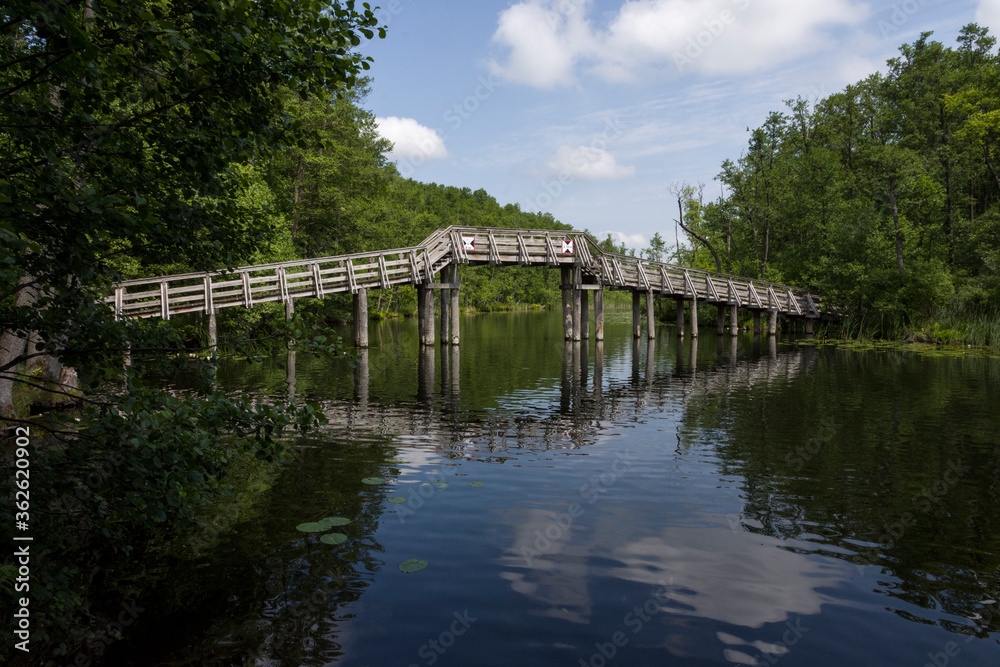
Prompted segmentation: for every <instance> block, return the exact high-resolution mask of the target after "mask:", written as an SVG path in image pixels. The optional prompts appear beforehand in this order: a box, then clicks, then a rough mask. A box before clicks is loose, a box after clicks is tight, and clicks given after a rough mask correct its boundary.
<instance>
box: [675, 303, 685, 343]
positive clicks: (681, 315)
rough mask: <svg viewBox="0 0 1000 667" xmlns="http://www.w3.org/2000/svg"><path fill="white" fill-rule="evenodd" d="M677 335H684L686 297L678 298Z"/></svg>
mask: <svg viewBox="0 0 1000 667" xmlns="http://www.w3.org/2000/svg"><path fill="white" fill-rule="evenodd" d="M677 335H678V336H680V337H681V338H683V337H684V299H677Z"/></svg>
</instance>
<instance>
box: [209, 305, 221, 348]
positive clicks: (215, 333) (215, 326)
mask: <svg viewBox="0 0 1000 667" xmlns="http://www.w3.org/2000/svg"><path fill="white" fill-rule="evenodd" d="M218 314H219V309H218V308H213V309H212V310H210V311H209V313H208V348H209V349H210V350H214V349H215V348H216V347H218V345H219V322H218V318H217V316H218Z"/></svg>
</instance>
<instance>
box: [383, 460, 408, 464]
mask: <svg viewBox="0 0 1000 667" xmlns="http://www.w3.org/2000/svg"><path fill="white" fill-rule="evenodd" d="M386 463H406V461H404V460H403V459H388V460H387V461H386Z"/></svg>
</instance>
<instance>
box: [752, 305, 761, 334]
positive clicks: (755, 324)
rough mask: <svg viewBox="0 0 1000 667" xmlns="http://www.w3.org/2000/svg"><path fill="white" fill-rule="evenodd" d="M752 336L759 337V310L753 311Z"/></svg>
mask: <svg viewBox="0 0 1000 667" xmlns="http://www.w3.org/2000/svg"><path fill="white" fill-rule="evenodd" d="M753 335H754V336H759V335H760V311H759V310H755V311H753Z"/></svg>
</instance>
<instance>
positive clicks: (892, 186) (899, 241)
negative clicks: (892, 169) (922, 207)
mask: <svg viewBox="0 0 1000 667" xmlns="http://www.w3.org/2000/svg"><path fill="white" fill-rule="evenodd" d="M889 206H891V207H892V222H893V224H894V225H895V227H896V266H897V268H898V269H899V275H900V276H903V275H905V274H906V271H905V269H904V268H903V232H902V231H900V229H899V208H898V207H897V206H896V179H895V178H890V179H889Z"/></svg>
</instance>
